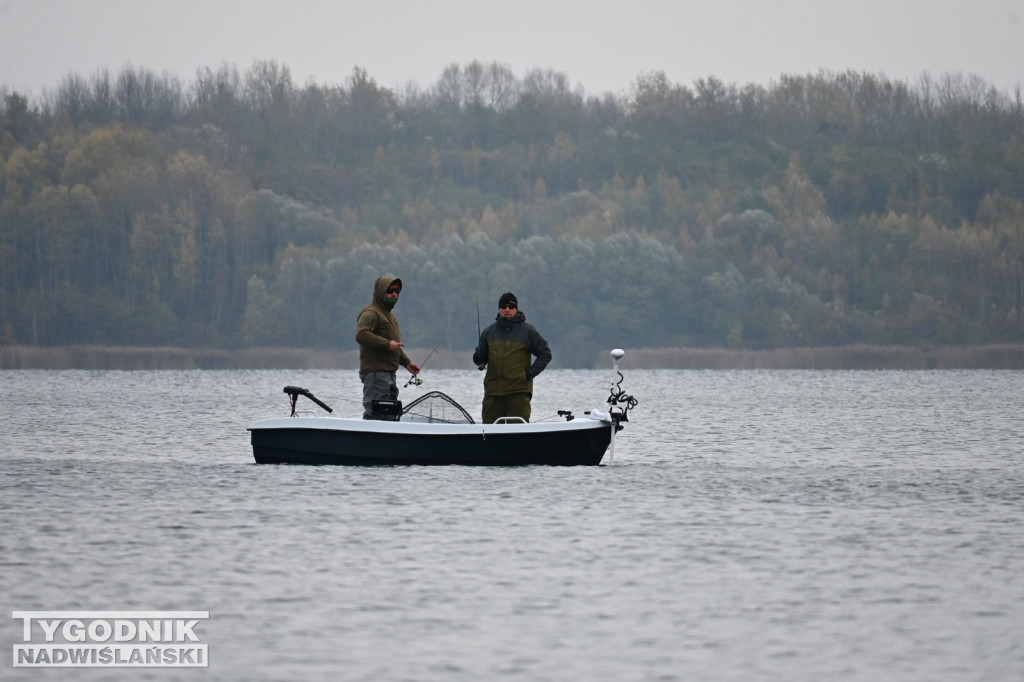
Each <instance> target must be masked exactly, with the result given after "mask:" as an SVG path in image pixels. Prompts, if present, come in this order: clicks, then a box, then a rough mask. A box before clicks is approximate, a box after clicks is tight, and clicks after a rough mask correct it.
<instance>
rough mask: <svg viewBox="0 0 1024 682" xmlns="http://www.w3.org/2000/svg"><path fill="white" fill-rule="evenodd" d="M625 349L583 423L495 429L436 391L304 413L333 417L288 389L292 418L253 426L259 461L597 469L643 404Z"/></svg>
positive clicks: (566, 419)
mask: <svg viewBox="0 0 1024 682" xmlns="http://www.w3.org/2000/svg"><path fill="white" fill-rule="evenodd" d="M624 354H625V353H624V351H622V350H620V349H615V350H613V351H612V359H613V362H614V367H615V372H616V373H617V374H618V377H619V379H618V382H617V383H613V384H612V387H611V392H610V395H609V396H608V398H607V400H606V402H605V408H604V409H592V410H587V411H586V412H585V413H584V415H583V416H582V417H580V418H576V417H575V416H574V415H573V414H572V412H570V411H567V410H559V411H558V418H559V421H538V422H529V423H528V422H525V421H523V420H522V419H520V418H511V417H506V418H502V419H499V420H498V421H497V422H496V423H494V424H479V423H476V422H475V421H474V420H473V418H472V417H471V416H470V414H469V413H468V412H466V410H465V409H464V408H463V407H462V406H461V405H459V404H458V403H457V402H456V401H454V400H453V399H452V398H450V397H449V396H447V395H445V394H443V393H441V392H439V391H432V392H430V393H428V394H426V395H424V396H422V397H420V398H418V399H417V400H415V401H413V402H412V403H410V404H409V405H408V406H406V407H404V408H403V407H402V406H401V403H400V402H399V401H378V403H377V404H375V405H374V410H375V416H377V417H379V418H377V419H362V418H344V417H333V416H325V415H321V414H320V413H318V412H315V411H314V412H313V413H312V414H305V413H299V412H297V411H296V404H297V402H298V399H299V398H300V397H305V398H308V399H309V400H311V401H312V402H313V403H315V404H316V405H317V406H319V407H320V408H321V409H323V410H324V411H326V412H327V413H331V412H333V410H332V409H331V407H330V406H328V405H327V404H325V403H324V402H323V401H321V400H320V399H318V398H317V397H316V396H314V395H313V394H312V392H310V391H309V390H307V389H305V388H299V387H297V386H285V388H284V392H285V393H286V394H287V395H288V397H289V402H290V404H291V415H290V416H288V417H280V418H273V419H263V420H260V421H256V422H254V423H252V424H251V425H250V426H249V427H248V428H249V432H250V433H251V438H252V451H253V457H254V458H255V460H256V463H257V464H314V465H320V464H340V465H350V466H374V465H442V464H443V465H468V466H522V465H531V464H535V465H537V464H539V465H554V466H577V465H592V466H593V465H598V464H600V463H601V461H602V459H604V457H605V454H606V453H608V454H609V460H611V459H612V458H613V457H614V447H615V434H616V433H617V432H618V431H619V430H621V429H622V428H623V426H622V423H623V422H625V421H628V413H629V410H630V409H631V408H633V407H635V406H636V404H637V401H636V399H634V398H633V397H632V396H630V395H627V394H626V393H625V392H624V391H623V390H622V379H623V376H622V373H621V372H619V368H618V363H619V360H620V359H621V358H622V356H623V355H624Z"/></svg>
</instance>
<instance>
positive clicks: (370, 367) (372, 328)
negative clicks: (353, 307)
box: [356, 277, 409, 374]
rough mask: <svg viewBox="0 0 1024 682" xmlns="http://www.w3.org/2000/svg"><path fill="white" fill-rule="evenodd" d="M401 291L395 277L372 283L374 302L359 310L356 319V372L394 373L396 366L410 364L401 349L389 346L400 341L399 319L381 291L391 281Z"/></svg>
mask: <svg viewBox="0 0 1024 682" xmlns="http://www.w3.org/2000/svg"><path fill="white" fill-rule="evenodd" d="M395 283H397V284H398V290H399V291H401V290H402V280H400V279H399V278H398V277H378V278H377V281H376V283H374V285H373V301H371V302H370V304H369V305H367V306H366V307H365V308H363V309H362V311H361V312H360V313H359V318H358V319H357V321H356V342H357V343H358V344H359V373H360V374H363V373H365V372H394V371H396V370H397V369H398V367H399V365H401V366H402V367H405V366H406V365H408V364H409V356H407V355H406V354H405V351H403V350H402V349H401V348H399V349H398V350H396V351H392V350H389V349H388V346H389V345H390V342H391V341H399V342H400V341H401V340H402V330H401V329H400V328H399V326H398V318H397V317H395V315H394V313H392V312H391V310H390V309H389V308H388V307H387V305H386V303H385V300H384V293H385V292H386V291H387V290H388V287H390V286H391V285H392V284H395Z"/></svg>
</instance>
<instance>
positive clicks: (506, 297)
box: [498, 291, 519, 309]
mask: <svg viewBox="0 0 1024 682" xmlns="http://www.w3.org/2000/svg"><path fill="white" fill-rule="evenodd" d="M509 303H511V304H512V307H513V308H516V309H518V308H519V301H518V300H516V295H515V294H513V293H512V292H511V291H507V292H505V293H504V294H502V295H501V298H499V299H498V307H499V308H500V307H502V306H504V305H506V304H509Z"/></svg>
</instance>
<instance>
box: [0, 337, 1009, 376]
mask: <svg viewBox="0 0 1024 682" xmlns="http://www.w3.org/2000/svg"><path fill="white" fill-rule="evenodd" d="M609 351H610V349H609ZM626 351H627V352H626V356H625V357H624V358H623V359H622V361H621V362H620V364H619V366H620V368H622V369H720V370H729V369H818V370H880V369H895V370H927V369H1024V345H1010V344H1004V345H985V346H956V347H943V348H936V349H933V350H924V349H920V348H915V347H910V346H868V345H854V346H838V347H815V348H777V349H770V350H743V349H731V348H729V349H727V348H637V349H629V348H627V349H626ZM406 352H407V353H408V354H409V356H410V357H412V358H414V359H417V358H425V357H427V355H428V354H429V353H430V349H416V348H407V349H406ZM471 353H472V351H468V350H465V351H449V350H440V349H438V350H437V351H436V352H435V353H434V355H433V356H432V357H431V358H430V362H429V363H427V367H426V368H424V369H425V371H426V369H471V368H472V367H473V365H472V362H471V361H470V356H471ZM610 363H611V360H610V357H609V355H608V353H607V352H602V353H601V354H600V356H599V357H597V358H595V359H594V361H593V364H592V365H591V368H594V369H602V368H605V367H608V366H610ZM420 364H423V362H422V361H420ZM358 366H359V351H358V350H356V349H353V350H348V351H330V350H319V349H304V348H244V349H239V350H222V349H209V348H206V349H203V348H179V347H134V346H48V347H40V346H0V370H27V369H43V370H76V369H77V370H197V369H199V370H223V369H232V370H239V369H353V370H354V369H357V368H358ZM556 366H557V365H556Z"/></svg>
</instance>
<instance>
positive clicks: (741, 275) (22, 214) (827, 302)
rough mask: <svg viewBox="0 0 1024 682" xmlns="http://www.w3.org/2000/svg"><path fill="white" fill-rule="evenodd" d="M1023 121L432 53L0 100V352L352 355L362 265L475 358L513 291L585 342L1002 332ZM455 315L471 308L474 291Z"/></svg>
mask: <svg viewBox="0 0 1024 682" xmlns="http://www.w3.org/2000/svg"><path fill="white" fill-rule="evenodd" d="M1022 236H1024V105H1022V98H1021V93H1020V91H1019V90H1018V91H1017V92H1015V93H1013V94H1012V96H1011V95H1010V94H1007V93H1004V92H1000V91H998V90H996V89H995V88H993V87H992V86H990V85H988V84H987V83H986V82H985V81H983V80H982V79H980V78H978V77H974V76H964V75H961V74H947V75H943V76H941V77H937V78H933V77H931V76H928V75H924V76H922V77H921V78H920V79H919V81H918V82H916V83H913V84H909V83H904V82H900V81H892V80H889V79H887V78H885V77H882V76H877V75H872V74H865V73H855V72H840V73H835V72H824V71H823V72H819V73H817V74H808V75H782V76H780V78H779V79H778V80H777V81H774V82H772V83H771V84H770V85H768V86H760V85H754V84H747V85H737V84H727V83H724V82H722V81H720V80H718V79H716V78H714V77H708V78H705V79H699V80H697V81H696V82H694V83H693V84H689V85H684V84H678V83H672V82H670V81H669V80H668V79H667V78H666V77H665V75H664V74H663V73H660V72H654V73H649V74H642V75H640V76H638V77H637V78H636V80H635V82H634V83H633V84H632V86H631V87H630V88H629V91H628V92H625V93H622V94H620V95H613V94H606V95H603V96H600V97H596V96H591V95H588V94H587V93H586V91H585V90H584V89H583V88H581V87H579V86H576V87H573V86H572V85H571V84H570V81H569V79H568V77H567V76H565V75H564V74H561V73H558V72H555V71H551V70H540V69H538V70H534V71H531V72H528V73H526V74H525V75H523V76H518V75H516V74H514V73H513V72H512V71H511V70H510V69H509V68H508V67H505V66H503V65H501V64H496V63H492V64H483V63H480V62H471V63H469V64H465V65H459V64H452V65H451V66H449V67H448V68H447V69H445V70H444V72H443V73H442V74H441V76H440V77H439V79H438V80H437V82H436V83H434V84H432V85H430V86H428V87H420V86H416V85H409V86H406V87H405V88H404V89H402V90H392V89H388V88H384V87H381V86H380V85H379V84H378V83H376V81H375V80H374V79H373V78H372V77H371V76H370V75H369V74H368V73H367V72H366V71H365V70H363V69H360V68H356V69H354V70H353V72H352V75H351V77H350V78H349V79H347V80H346V81H345V82H344V83H341V84H317V83H312V82H311V83H307V84H305V85H298V84H296V83H294V82H293V81H292V79H291V76H290V73H289V71H288V69H287V67H286V66H284V65H282V64H279V63H277V62H273V61H259V62H255V63H254V64H253V65H251V66H250V67H249V68H248V69H246V70H244V71H240V70H239V69H238V68H236V67H234V66H231V65H223V66H221V67H219V68H218V69H215V70H214V69H201V70H200V71H198V72H197V73H196V75H195V78H194V80H193V81H192V82H190V83H188V84H182V83H180V82H179V81H178V80H176V79H174V78H172V77H169V76H166V75H163V76H157V75H155V74H153V73H151V72H149V71H147V70H145V69H141V68H135V67H126V68H125V69H123V70H122V71H120V72H118V73H116V74H111V73H108V72H99V73H96V74H93V75H92V76H91V77H84V76H81V75H78V74H70V75H68V76H66V77H65V78H64V79H62V81H61V82H60V83H59V84H58V85H57V86H56V87H55V88H54V89H53V90H49V91H45V92H44V93H43V95H42V96H41V97H39V98H37V99H35V100H31V101H30V100H29V99H28V98H27V97H26V96H24V95H22V94H19V93H17V92H12V91H10V90H9V89H7V88H4V87H3V86H2V85H0V343H4V344H8V345H11V344H28V345H42V346H47V345H69V344H114V345H161V346H163V345H168V344H173V345H181V346H186V347H219V348H240V347H246V346H295V347H307V348H346V347H350V346H351V345H352V344H353V343H354V342H353V340H352V337H353V334H354V331H353V329H354V319H355V314H356V313H357V312H358V310H359V309H360V308H361V307H362V305H364V304H365V303H366V301H367V300H368V298H369V295H370V292H371V287H372V282H373V280H374V279H375V278H376V276H378V275H379V274H383V273H392V274H396V275H398V276H400V277H402V278H403V280H405V281H406V283H407V288H406V290H405V292H404V293H403V300H402V303H400V306H401V308H400V313H401V314H400V318H401V319H402V323H403V331H404V332H405V335H406V337H407V338H408V339H409V340H410V342H411V343H414V344H416V345H419V346H428V347H432V346H433V344H434V343H435V342H437V340H438V339H443V340H444V342H445V347H447V348H449V349H463V348H469V347H471V346H472V344H473V342H474V340H475V339H474V336H475V330H476V318H477V308H478V305H479V310H480V313H479V314H480V316H481V324H483V325H486V324H487V323H488V322H489V321H490V319H491V318H492V317H493V314H494V304H495V302H496V299H497V295H498V294H499V293H501V292H502V291H505V290H513V291H515V292H516V293H517V294H518V295H519V299H520V301H521V302H522V304H523V309H524V311H525V312H526V313H527V316H528V318H529V319H530V320H531V321H532V322H535V323H536V324H537V325H538V327H539V328H540V329H541V330H542V331H543V332H544V333H545V335H546V336H547V337H548V338H549V341H551V343H552V345H553V346H554V347H557V348H558V349H559V351H560V353H559V356H560V360H562V361H564V362H565V363H567V364H568V365H572V364H574V363H575V364H582V363H588V362H590V361H591V358H593V357H594V349H595V348H603V347H604V346H606V345H608V344H609V343H612V344H614V345H623V346H631V347H672V346H680V347H682V346H688V347H724V348H751V349H765V348H784V347H793V346H815V345H816V346H836V345H846V344H877V345H891V344H907V345H917V346H921V347H929V346H936V345H958V344H995V343H1019V342H1021V341H1022V339H1024V333H1022V332H1024V326H1022V320H1021V319H1020V312H1021V308H1022V305H1024V238H1022ZM478 302H479V303H478Z"/></svg>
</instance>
